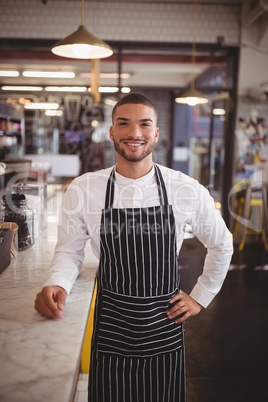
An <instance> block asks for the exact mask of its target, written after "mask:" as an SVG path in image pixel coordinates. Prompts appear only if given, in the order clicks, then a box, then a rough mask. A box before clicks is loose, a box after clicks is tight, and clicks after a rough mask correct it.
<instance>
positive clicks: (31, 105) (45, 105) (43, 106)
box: [24, 102, 59, 110]
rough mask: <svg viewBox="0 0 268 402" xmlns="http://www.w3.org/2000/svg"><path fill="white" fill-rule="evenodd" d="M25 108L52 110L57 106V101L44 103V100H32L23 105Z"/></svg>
mask: <svg viewBox="0 0 268 402" xmlns="http://www.w3.org/2000/svg"><path fill="white" fill-rule="evenodd" d="M24 108H25V109H43V110H46V109H52V110H56V109H58V108H59V104H58V103H45V102H40V103H38V102H32V103H27V104H26V105H24Z"/></svg>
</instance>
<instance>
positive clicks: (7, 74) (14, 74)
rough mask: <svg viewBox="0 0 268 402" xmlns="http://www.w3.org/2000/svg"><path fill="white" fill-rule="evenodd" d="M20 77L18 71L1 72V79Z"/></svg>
mask: <svg viewBox="0 0 268 402" xmlns="http://www.w3.org/2000/svg"><path fill="white" fill-rule="evenodd" d="M19 75H20V73H19V72H18V71H4V70H2V71H0V77H18V76H19Z"/></svg>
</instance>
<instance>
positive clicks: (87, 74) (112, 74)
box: [79, 73, 131, 79]
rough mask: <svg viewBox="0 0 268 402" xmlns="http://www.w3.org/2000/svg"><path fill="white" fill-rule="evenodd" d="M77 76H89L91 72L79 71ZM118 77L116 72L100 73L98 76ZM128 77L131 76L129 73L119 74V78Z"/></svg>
mask: <svg viewBox="0 0 268 402" xmlns="http://www.w3.org/2000/svg"><path fill="white" fill-rule="evenodd" d="M79 77H81V78H90V77H91V73H80V74H79ZM118 77H119V74H118V73H100V78H109V79H116V78H118ZM130 77H131V75H130V74H129V73H122V74H120V78H122V79H128V78H130Z"/></svg>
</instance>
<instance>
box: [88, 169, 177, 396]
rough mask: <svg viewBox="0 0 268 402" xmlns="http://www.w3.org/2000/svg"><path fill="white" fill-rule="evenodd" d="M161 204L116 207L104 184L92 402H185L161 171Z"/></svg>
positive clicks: (173, 255) (171, 233) (171, 238)
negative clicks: (172, 307) (171, 317)
mask: <svg viewBox="0 0 268 402" xmlns="http://www.w3.org/2000/svg"><path fill="white" fill-rule="evenodd" d="M155 174H156V180H157V185H158V192H159V198H160V205H159V206H154V207H148V208H123V209H116V208H113V198H114V181H115V172H114V170H113V171H112V172H111V175H110V177H109V180H108V183H107V189H106V201H105V209H104V210H103V211H102V220H101V233H100V242H101V255H100V264H99V270H98V274H97V296H96V305H95V314H94V330H93V335H92V346H91V363H90V373H89V391H88V400H89V401H90V402H157V401H159V402H173V401H174V402H183V401H185V370H184V334H183V331H184V330H183V324H175V323H174V321H172V320H169V319H168V318H167V315H166V311H167V309H168V308H169V307H170V305H169V301H170V299H171V297H172V296H173V295H174V294H176V293H178V292H179V271H178V265H177V252H176V234H175V221H174V215H173V212H172V206H171V205H168V199H167V193H166V188H165V184H164V181H163V177H162V174H161V171H160V169H159V168H158V167H157V166H156V165H155Z"/></svg>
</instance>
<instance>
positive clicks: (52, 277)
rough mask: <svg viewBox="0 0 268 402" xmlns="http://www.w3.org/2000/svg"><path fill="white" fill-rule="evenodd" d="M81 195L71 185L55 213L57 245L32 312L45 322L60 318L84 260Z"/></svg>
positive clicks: (84, 242) (84, 240)
mask: <svg viewBox="0 0 268 402" xmlns="http://www.w3.org/2000/svg"><path fill="white" fill-rule="evenodd" d="M83 208H84V203H83V193H82V191H81V189H80V187H79V186H78V185H77V184H75V182H73V183H72V184H71V185H70V187H69V188H68V190H67V192H66V193H65V194H64V196H63V200H62V204H61V207H60V211H59V225H58V241H57V244H56V247H55V252H54V256H53V259H52V262H51V265H50V269H49V271H48V275H47V277H46V279H45V282H44V284H43V289H42V290H41V292H39V293H38V294H37V296H36V299H35V309H36V310H37V311H38V312H39V313H40V314H41V315H42V316H44V317H47V318H62V314H63V309H64V306H65V300H66V297H67V294H69V292H70V290H71V288H72V286H73V284H74V282H75V280H76V278H77V276H78V274H79V271H80V269H81V267H82V263H83V260H84V248H85V244H86V242H87V240H88V239H89V235H88V232H87V228H86V225H85V222H84V220H83V213H82V212H83Z"/></svg>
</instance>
